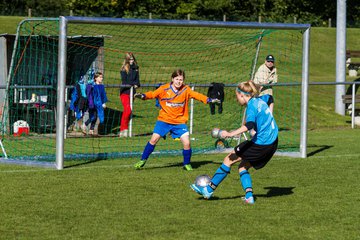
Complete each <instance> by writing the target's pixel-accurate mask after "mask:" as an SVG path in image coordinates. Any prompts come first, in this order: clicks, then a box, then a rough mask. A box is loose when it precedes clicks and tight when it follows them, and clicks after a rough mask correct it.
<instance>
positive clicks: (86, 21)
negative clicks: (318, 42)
mask: <svg viewBox="0 0 360 240" xmlns="http://www.w3.org/2000/svg"><path fill="white" fill-rule="evenodd" d="M307 27H308V26H307V25H301V24H300V25H299V24H288V25H286V24H279V25H277V24H256V23H234V22H207V21H176V20H142V19H115V18H82V17H61V18H59V19H57V18H56V19H28V20H24V21H23V22H21V23H20V24H19V27H18V32H17V36H16V41H15V45H14V51H13V55H12V62H11V69H10V71H9V77H8V86H7V97H6V104H5V108H4V111H3V117H2V126H3V127H2V138H3V144H4V147H5V151H6V153H7V156H8V158H9V161H10V160H12V161H19V162H22V161H24V162H34V163H35V162H36V163H40V164H50V165H54V164H55V163H56V158H59V157H60V159H61V158H63V159H61V160H60V161H61V163H60V168H62V166H61V165H62V162H63V161H64V160H65V161H64V163H65V165H67V164H70V165H71V164H73V163H74V161H75V162H77V161H93V160H98V159H108V158H122V157H140V156H141V153H142V150H143V148H144V146H145V145H146V143H147V141H148V140H149V139H150V137H151V134H152V131H153V128H154V125H155V122H156V119H157V115H158V112H159V108H158V106H157V104H156V101H155V100H148V101H140V100H134V101H132V102H131V104H132V117H131V120H130V124H129V137H126V138H120V137H119V128H120V120H121V116H122V112H123V106H122V104H121V101H120V98H119V95H120V94H119V93H120V88H121V87H124V86H123V85H121V77H120V68H121V65H122V62H123V60H124V57H125V53H127V52H132V53H133V54H134V55H135V57H136V60H137V62H138V65H139V72H140V83H141V86H140V87H139V88H138V89H136V91H137V92H142V93H143V92H147V91H153V90H155V89H156V88H157V87H158V86H159V85H161V84H164V83H168V82H170V81H171V73H172V72H173V71H174V70H175V69H177V68H181V69H184V70H185V72H186V79H185V83H186V84H188V85H190V86H191V87H192V88H193V89H194V90H195V91H197V92H200V93H203V94H205V95H207V93H208V90H209V87H211V86H213V84H214V83H222V84H224V101H223V103H222V105H223V107H222V111H219V110H218V109H216V110H215V113H214V114H213V113H211V110H210V108H209V106H208V105H205V104H203V103H201V102H198V101H191V103H190V106H189V111H190V112H189V115H190V120H189V122H188V127H189V130H190V133H191V136H190V137H191V146H192V149H193V153H194V154H196V153H204V152H209V151H214V150H216V149H217V148H218V146H217V145H216V144H215V141H216V139H214V138H212V137H211V130H212V129H213V128H215V127H217V128H221V129H226V130H232V129H236V128H239V127H240V126H241V124H242V120H243V114H244V108H242V107H241V106H239V104H238V103H237V102H236V97H235V87H236V86H237V84H238V83H239V82H242V81H246V80H249V79H251V78H252V77H253V75H254V73H255V71H256V70H257V69H258V67H259V66H260V65H261V64H263V63H264V61H265V57H266V56H267V55H268V54H272V55H274V56H275V59H276V62H275V65H276V67H277V71H278V84H276V85H274V86H273V95H274V99H275V108H274V116H275V119H276V121H277V124H278V126H279V129H280V132H279V149H278V152H279V153H295V155H296V154H298V153H299V152H300V151H301V150H300V148H301V129H302V127H303V126H302V123H301V122H302V121H301V115H302V113H301V110H302V86H303V84H302V82H303V78H304V76H306V74H305V75H304V69H303V68H304V67H303V65H304V64H303V62H304V59H305V60H306V61H307V59H306V58H304V47H303V42H304V30H306V29H307ZM62 39H63V40H62ZM59 49H60V50H59ZM305 52H306V50H305ZM98 71H99V72H102V73H103V75H104V81H103V83H104V85H105V88H106V93H107V97H108V100H109V102H108V103H107V108H106V109H105V119H104V123H103V124H99V123H97V124H96V126H95V134H96V135H95V136H94V135H85V134H83V132H82V131H81V120H80V121H78V119H76V117H75V113H74V112H73V111H72V110H71V109H70V108H69V106H70V103H71V97H72V94H73V91H74V88H75V86H76V84H77V83H79V81H83V82H84V83H85V84H86V83H87V82H89V81H91V80H92V79H93V74H94V72H98ZM305 71H306V70H305ZM59 76H60V77H59ZM59 82H60V85H59ZM59 86H63V88H62V87H59ZM62 89H63V90H64V91H63V92H62ZM62 96H63V97H62ZM62 98H64V99H62ZM59 99H60V101H59ZM62 100H64V101H62ZM58 101H59V102H58ZM59 107H60V109H59ZM216 107H218V106H216ZM59 114H60V116H61V117H60V119H59ZM87 117H88V114H87V113H85V114H84V117H83V118H84V119H82V120H83V121H85V120H86V118H87ZM19 121H21V122H19ZM19 123H21V124H25V126H24V127H23V126H20V127H19ZM26 124H27V125H26ZM59 124H60V125H59ZM26 128H28V129H26ZM57 131H58V132H57ZM59 131H61V132H59ZM241 140H242V139H241V137H238V138H233V139H228V140H227V143H226V144H227V147H229V148H230V147H234V146H235V145H237V144H238V142H239V141H241ZM56 149H58V150H57V151H56ZM181 150H182V144H181V142H179V141H178V139H172V138H171V136H170V135H169V136H167V137H166V139H162V140H160V141H159V143H158V144H157V146H156V149H155V152H154V153H153V155H161V154H175V155H176V154H179V153H181ZM180 156H181V154H180ZM57 161H59V160H57Z"/></svg>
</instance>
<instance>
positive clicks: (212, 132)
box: [211, 128, 221, 138]
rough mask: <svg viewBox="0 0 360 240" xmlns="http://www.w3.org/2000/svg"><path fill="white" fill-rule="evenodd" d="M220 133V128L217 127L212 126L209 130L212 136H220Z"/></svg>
mask: <svg viewBox="0 0 360 240" xmlns="http://www.w3.org/2000/svg"><path fill="white" fill-rule="evenodd" d="M220 133H221V130H220V129H219V128H214V129H213V130H212V131H211V136H212V137H213V138H220V137H221V136H220Z"/></svg>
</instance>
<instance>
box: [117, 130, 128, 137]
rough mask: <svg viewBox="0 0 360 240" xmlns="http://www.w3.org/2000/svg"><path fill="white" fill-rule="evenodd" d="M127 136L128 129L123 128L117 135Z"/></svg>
mask: <svg viewBox="0 0 360 240" xmlns="http://www.w3.org/2000/svg"><path fill="white" fill-rule="evenodd" d="M128 136H129V130H127V129H125V130H122V131H120V134H119V137H128Z"/></svg>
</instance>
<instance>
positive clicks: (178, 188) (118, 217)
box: [0, 129, 360, 239]
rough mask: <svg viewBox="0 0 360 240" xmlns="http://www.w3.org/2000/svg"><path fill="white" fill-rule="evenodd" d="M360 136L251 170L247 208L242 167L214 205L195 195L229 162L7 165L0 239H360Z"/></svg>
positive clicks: (317, 142)
mask: <svg viewBox="0 0 360 240" xmlns="http://www.w3.org/2000/svg"><path fill="white" fill-rule="evenodd" d="M359 141H360V130H359V129H356V130H350V129H348V130H343V129H342V130H333V131H310V132H309V143H308V146H309V157H308V158H307V159H299V158H287V157H274V158H273V159H272V161H271V162H270V163H269V164H268V166H266V167H265V168H264V169H262V170H259V171H256V172H254V171H251V174H252V178H253V185H254V191H255V196H256V203H255V205H253V206H248V205H244V204H243V203H242V202H241V197H242V196H243V191H242V190H241V186H240V183H239V176H238V174H237V171H236V167H234V169H232V172H231V174H230V175H229V176H228V177H227V178H226V179H225V180H224V182H223V183H222V184H221V185H220V187H219V188H218V189H217V191H216V192H215V197H214V198H213V199H211V200H203V199H201V198H200V197H199V196H198V195H197V194H195V193H194V192H192V191H191V190H190V188H189V184H190V183H192V182H193V180H194V179H195V177H196V176H197V175H200V174H210V175H212V174H213V173H214V171H215V170H216V169H217V168H218V166H219V165H220V164H221V161H222V158H223V157H224V154H217V155H195V156H194V157H193V164H194V166H195V170H194V171H193V172H186V171H183V170H182V169H181V167H180V164H181V161H182V160H181V157H178V156H175V157H167V158H151V159H150V160H149V162H148V164H147V165H146V168H145V169H144V170H141V171H136V170H134V169H133V168H132V165H133V164H134V162H135V161H136V160H135V159H119V160H105V161H97V162H93V163H88V164H83V165H79V166H74V167H70V168H66V169H65V170H63V171H54V170H52V169H51V170H50V169H44V168H34V167H26V166H14V165H0V181H1V185H0V192H1V193H2V194H1V196H0V209H1V211H0V215H1V224H0V236H1V237H0V239H242V238H249V239H358V238H359V236H360V230H359V229H360V228H359V221H358V220H359V217H360V216H359V212H360V205H359V200H360V193H359V191H358V175H359V171H360V165H359V164H358V161H359V158H360V149H359V148H358V143H359Z"/></svg>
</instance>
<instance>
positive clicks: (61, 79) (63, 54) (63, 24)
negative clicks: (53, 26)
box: [56, 16, 311, 170]
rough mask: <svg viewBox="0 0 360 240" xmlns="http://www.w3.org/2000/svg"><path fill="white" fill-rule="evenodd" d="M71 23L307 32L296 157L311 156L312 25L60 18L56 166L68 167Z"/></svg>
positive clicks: (304, 42) (304, 47)
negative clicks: (66, 96)
mask: <svg viewBox="0 0 360 240" xmlns="http://www.w3.org/2000/svg"><path fill="white" fill-rule="evenodd" d="M68 23H83V24H84V23H85V24H114V25H115V24H123V25H151V26H154V25H157V26H194V27H212V26H213V27H224V28H252V29H288V30H301V31H303V51H302V82H301V118H300V121H301V122H300V152H299V154H298V155H297V156H296V157H301V158H306V155H307V147H306V145H307V115H308V86H309V51H310V27H311V25H310V24H291V23H256V22H220V21H189V20H159V19H125V18H100V17H73V16H66V17H65V16H60V17H59V46H58V76H57V79H58V83H57V96H58V97H57V110H58V111H57V113H56V119H57V124H56V168H57V169H58V170H61V169H63V168H64V138H65V134H64V132H65V127H64V126H65V125H64V124H65V117H64V116H65V89H66V86H65V85H66V68H67V66H66V58H67V26H68Z"/></svg>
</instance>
